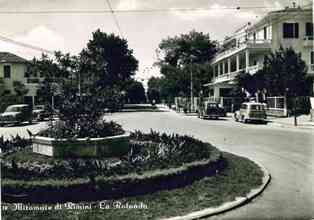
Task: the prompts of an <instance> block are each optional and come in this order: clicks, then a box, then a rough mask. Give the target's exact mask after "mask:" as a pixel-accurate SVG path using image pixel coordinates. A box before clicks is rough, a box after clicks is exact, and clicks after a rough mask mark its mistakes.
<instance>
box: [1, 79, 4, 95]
mask: <svg viewBox="0 0 314 220" xmlns="http://www.w3.org/2000/svg"><path fill="white" fill-rule="evenodd" d="M4 90H5V85H4V80H3V78H0V96H2V95H3V93H4Z"/></svg>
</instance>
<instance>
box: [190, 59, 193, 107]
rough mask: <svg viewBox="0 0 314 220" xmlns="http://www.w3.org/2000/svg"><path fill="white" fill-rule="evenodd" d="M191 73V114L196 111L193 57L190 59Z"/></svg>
mask: <svg viewBox="0 0 314 220" xmlns="http://www.w3.org/2000/svg"><path fill="white" fill-rule="evenodd" d="M190 72H191V112H192V111H194V96H193V71H192V57H190Z"/></svg>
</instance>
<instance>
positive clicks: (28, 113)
mask: <svg viewBox="0 0 314 220" xmlns="http://www.w3.org/2000/svg"><path fill="white" fill-rule="evenodd" d="M32 120H33V114H32V108H31V106H30V105H26V104H19V105H10V106H8V107H7V108H6V110H5V111H4V112H3V113H2V114H0V126H2V125H5V124H14V125H18V124H21V123H22V122H29V123H30V124H31V123H32Z"/></svg>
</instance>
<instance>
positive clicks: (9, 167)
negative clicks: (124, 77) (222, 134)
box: [1, 131, 226, 202]
mask: <svg viewBox="0 0 314 220" xmlns="http://www.w3.org/2000/svg"><path fill="white" fill-rule="evenodd" d="M225 166H226V163H225V162H224V160H223V158H222V157H221V153H220V151H219V150H217V149H216V148H215V147H213V146H211V145H210V144H208V143H203V142H201V141H199V140H196V139H194V138H192V137H189V136H179V135H167V134H160V133H158V132H154V131H151V133H149V134H143V133H141V132H139V131H136V132H133V133H131V135H130V146H129V152H128V153H127V154H126V155H124V156H122V157H120V158H67V159H66V160H62V159H57V158H47V157H46V156H43V155H38V154H34V153H32V152H31V151H30V149H24V150H23V151H19V152H16V153H12V154H9V155H6V156H5V157H4V159H3V161H2V166H1V169H2V179H3V181H2V187H3V192H4V195H5V197H4V199H5V200H6V201H31V202H59V201H82V200H83V199H84V200H89V201H91V200H95V199H110V198H122V197H125V196H134V195H142V194H147V193H152V192H155V191H159V190H164V189H174V188H178V187H184V186H186V185H190V184H192V183H193V182H194V181H196V180H199V179H201V178H203V177H205V176H212V175H215V174H216V172H218V171H220V170H222V169H224V167H225ZM60 192H62V193H60ZM6 195H7V196H6ZM12 195H13V197H12ZM15 195H17V196H18V199H16V198H15V197H14V196H15ZM19 195H25V197H23V198H21V197H19ZM42 195H45V196H42ZM45 199H46V200H45Z"/></svg>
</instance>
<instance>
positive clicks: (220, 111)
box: [200, 102, 226, 119]
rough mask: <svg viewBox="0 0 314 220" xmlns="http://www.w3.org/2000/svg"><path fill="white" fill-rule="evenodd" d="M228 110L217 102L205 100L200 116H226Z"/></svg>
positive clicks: (216, 117) (203, 117) (205, 117)
mask: <svg viewBox="0 0 314 220" xmlns="http://www.w3.org/2000/svg"><path fill="white" fill-rule="evenodd" d="M225 116H226V112H225V110H224V108H221V107H220V106H219V104H218V103H217V102H205V105H204V109H203V110H200V118H202V119H207V118H215V119H218V118H219V117H225Z"/></svg>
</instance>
